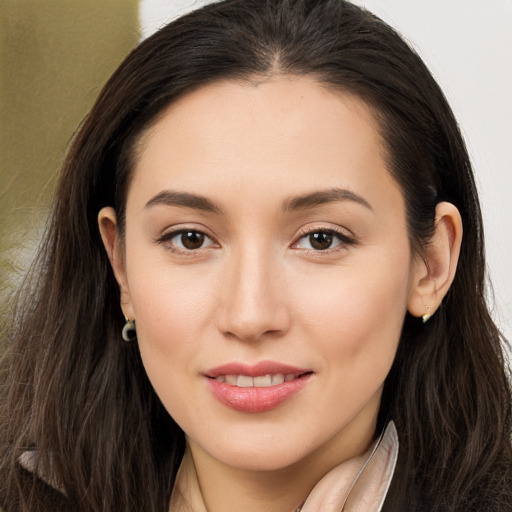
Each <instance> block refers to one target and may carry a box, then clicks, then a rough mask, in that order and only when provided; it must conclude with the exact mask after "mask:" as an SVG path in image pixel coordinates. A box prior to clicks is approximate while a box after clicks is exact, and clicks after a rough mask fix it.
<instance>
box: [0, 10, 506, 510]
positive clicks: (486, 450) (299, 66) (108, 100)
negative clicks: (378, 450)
mask: <svg viewBox="0 0 512 512" xmlns="http://www.w3.org/2000/svg"><path fill="white" fill-rule="evenodd" d="M279 73H281V74H292V75H305V74H307V75H312V76H314V77H316V78H317V79H318V80H319V81H321V82H323V83H325V84H327V85H329V86H331V87H334V88H338V89H342V90H345V91H350V92H351V93H353V94H356V95H358V96H359V97H361V98H363V99H364V100H365V101H366V102H367V103H368V104H369V105H370V106H371V107H372V109H373V111H374V113H375V116H376V118H377V119H378V121H379V126H380V131H381V134H382V137H383V139H384V141H385V142H386V146H387V154H388V166H389V170H390V172H391V173H392V174H393V176H394V177H395V178H396V180H397V182H398V183H399V184H400V186H401V188H402V191H403V194H404V198H405V202H406V209H407V217H408V226H409V236H410V240H411V247H412V249H413V250H414V251H416V252H418V253H419V254H421V252H422V250H423V248H424V247H425V245H426V244H428V242H429V238H430V236H431V234H432V231H433V228H434V216H435V214H434V212H435V206H436V204H437V203H438V202H439V201H450V202H452V203H453V204H454V205H456V206H457V208H458V209H459V211H460V213H461V216H462V220H463V225H464V239H463V244H462V252H461V256H460V261H459V267H458V271H457V274H456V277H455V281H454V283H453V285H452V287H451V289H450V291H449V293H448V295H447V296H446V298H445V300H444V302H443V304H442V306H441V307H440V309H439V311H437V312H436V314H435V316H434V317H433V318H432V319H431V320H430V321H429V322H428V323H427V324H426V325H422V324H421V322H420V321H418V320H417V319H415V318H412V317H410V316H409V315H407V316H406V318H405V320H404V328H403V335H402V339H401V342H400V345H399V349H398V353H397V355H396V359H395V363H394V365H393V368H392V370H391V373H390V374H389V376H388V379H387V381H386V386H385V392H384V396H383V400H382V405H381V414H380V418H381V423H383V422H384V419H385V418H386V417H390V418H393V420H394V421H395V423H396V425H397V428H398V432H399V437H400V443H401V450H400V459H399V465H398V469H397V476H396V477H395V478H394V481H393V485H392V489H391V492H390V493H389V496H388V499H387V502H386V505H385V507H386V509H387V510H408V511H409V510H420V509H421V510H423V509H425V510H429V511H455V510H461V511H462V510H464V511H465V512H467V511H472V510H474V511H476V510H479V511H480V510H491V509H492V510H493V511H505V510H508V511H509V510H512V475H511V472H512V449H511V443H510V433H511V426H512V425H511V421H512V420H511V394H510V387H509V381H508V380H507V373H506V371H505V366H504V363H505V362H504V356H503V349H502V342H503V341H504V340H502V339H501V337H500V334H499V332H498V330H497V329H496V326H495V325H494V323H493V322H492V320H491V318H490V316H489V313H488V308H487V306H486V301H485V259H484V241H483V234H482V219H481V214H480V209H479V203H478V198H477V193H476V188H475V183H474V178H473V174H472V170H471V164H470V161H469V158H468V155H467V152H466V149H465V146H464V142H463V140H462V137H461V134H460V132H459V129H458V127H457V123H456V121H455V119H454V117H453V114H452V112H451V110H450V107H449V106H448V104H447V102H446V100H445V98H444V96H443V94H442V92H441V91H440V89H439V87H438V85H437V84H436V82H435V81H434V79H433V78H432V76H431V75H430V73H429V72H428V70H427V69H426V67H425V65H424V64H423V62H422V61H421V59H420V58H419V57H418V56H417V55H416V54H415V53H414V52H413V51H412V50H411V49H410V48H409V47H408V46H407V45H406V44H405V43H404V41H403V40H402V39H401V38H400V36H399V35H398V34H397V33H396V32H395V31H394V30H393V29H391V28H390V27H389V26H387V25H386V24H385V23H383V22H382V21H381V20H379V19H378V18H376V17H375V16H373V15H372V14H370V13H369V12H367V11H365V10H364V9H361V8H358V7H355V6H354V5H352V4H350V3H349V2H346V1H344V0H225V1H223V2H219V3H214V4H211V5H209V6H206V7H204V8H202V9H200V10H198V11H195V12H193V13H190V14H189V15H187V16H184V17H182V18H180V19H178V20H176V21H175V22H173V23H171V24H170V25H168V26H166V27H164V28H163V29H162V30H160V31H159V32H158V33H156V34H155V35H153V36H152V37H150V38H149V39H147V40H146V41H144V42H143V43H141V44H140V45H139V46H138V47H137V48H135V49H134V50H133V51H132V53H131V54H130V55H129V56H128V57H127V58H126V59H125V61H124V62H123V63H122V64H121V66H120V67H119V68H118V70H117V71H116V72H115V73H114V75H113V76H112V77H111V79H110V80H109V82H108V83H107V84H106V86H105V87H104V89H103V91H102V92H101V94H100V96H99V98H98V100H97V102H96V104H95V105H94V107H93V109H92V110H91V112H90V114H89V115H88V117H87V118H86V120H85V122H84V123H83V126H82V127H81V128H80V130H79V132H78V133H77V135H76V137H75V139H74V141H73V142H72V144H71V147H70V150H69V153H68V155H67V158H66V161H65V163H64V166H63V170H62V174H61V178H60V181H59V184H58V187H57V190H56V194H55V202H54V205H53V210H52V212H53V213H52V215H51V218H50V221H49V226H48V230H47V233H46V235H45V237H44V240H43V242H42V245H41V249H40V252H39V255H38V258H37V261H36V263H35V264H34V266H33V268H32V271H31V273H30V274H29V276H28V277H27V279H26V282H25V285H24V287H23V289H22V291H21V292H20V294H19V297H18V298H17V301H16V306H15V307H14V308H13V309H12V311H11V312H10V314H9V318H8V319H6V321H7V320H8V327H6V328H5V329H4V332H5V343H6V344H7V345H8V348H7V351H6V354H5V356H4V357H3V360H2V366H1V379H2V385H1V397H0V399H1V402H0V404H1V420H0V429H1V430H0V456H1V460H0V496H1V498H2V499H3V504H4V505H5V506H6V508H7V510H8V511H11V510H24V511H25V510H26V511H35V510H37V511H42V510H67V509H68V508H69V509H71V510H75V511H98V512H99V511H103V512H106V511H112V510H123V511H126V512H130V511H145V512H164V511H166V510H167V508H168V504H169V499H170V494H171V492H172V486H173V483H174V479H175V476H176V471H177V468H178V466H179V463H180V460H181V457H182V454H183V450H184V435H183V432H182V431H181V429H180V428H179V427H178V426H177V425H176V424H175V422H174V421H173V419H172V418H171V417H170V416H169V415H168V413H167V412H166V411H165V409H164V408H163V406H162V404H161V403H160V401H159V399H158V398H157V396H156V394H155V393H154V391H153V389H152V387H151V385H150V383H149V381H148V379H147V376H146V374H145V372H144V369H143V366H142V363H141V359H140V354H139V352H138V348H137V344H136V343H132V344H126V343H124V342H123V341H122V339H121V334H120V333H121V329H122V325H123V316H122V313H121V309H120V306H119V290H118V287H117V285H116V282H115V279H114V277H113V274H112V271H111V268H110V264H109V261H108V258H107V256H106V254H105V251H104V249H103V246H102V242H101V239H100V236H99V232H98V227H97V214H98V212H99V210H100V209H101V208H102V207H103V206H107V205H110V206H114V207H115V209H116V211H117V214H118V218H119V219H120V226H121V228H122V227H123V222H124V207H125V198H126V193H127V189H128V187H129V182H130V175H131V172H132V170H133V169H132V167H133V165H132V160H133V158H132V157H133V154H132V153H133V150H134V147H135V145H136V141H137V139H138V137H140V135H141V134H142V133H143V132H144V130H146V129H147V127H148V126H149V125H150V124H151V123H152V122H154V121H155V119H156V118H157V116H158V115H159V113H161V112H162V110H163V109H164V108H165V107H166V106H168V105H169V104H170V103H171V102H173V101H175V100H176V99H177V98H178V97H181V96H182V95H184V94H187V93H188V92H190V91H192V90H193V89H195V88H198V87H201V86H202V85H205V84H207V83H210V82H212V81H215V80H223V79H224V80H247V79H251V78H253V77H255V76H256V77H261V76H264V77H267V76H271V75H273V74H279ZM32 449H33V450H35V451H34V452H33V453H34V454H36V455H35V457H34V460H35V463H36V465H37V466H38V467H39V474H42V475H44V476H45V478H46V479H47V480H49V481H51V482H52V483H53V484H54V486H56V487H58V488H59V489H61V490H62V491H63V494H62V495H60V494H59V493H54V491H52V490H50V488H49V487H46V486H44V485H43V484H41V482H40V481H39V480H38V479H37V478H36V477H35V476H29V475H28V474H27V473H26V472H25V471H24V470H23V469H21V467H20V464H19V459H20V456H21V455H22V453H23V452H25V451H27V450H32ZM35 473H38V471H36V472H35ZM49 496H50V497H51V499H49V498H48V497H49ZM63 496H65V498H64V497H63ZM52 500H53V501H52Z"/></svg>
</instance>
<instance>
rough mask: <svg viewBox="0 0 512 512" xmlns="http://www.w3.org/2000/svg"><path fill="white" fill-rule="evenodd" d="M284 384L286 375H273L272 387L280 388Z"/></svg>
mask: <svg viewBox="0 0 512 512" xmlns="http://www.w3.org/2000/svg"><path fill="white" fill-rule="evenodd" d="M283 382H284V375H283V374H282V373H278V374H277V375H272V386H278V385H279V384H282V383H283Z"/></svg>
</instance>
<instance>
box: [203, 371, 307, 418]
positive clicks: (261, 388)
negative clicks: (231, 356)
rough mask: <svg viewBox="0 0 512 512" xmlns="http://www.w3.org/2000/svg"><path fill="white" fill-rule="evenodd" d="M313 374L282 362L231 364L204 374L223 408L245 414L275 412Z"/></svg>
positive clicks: (305, 384)
mask: <svg viewBox="0 0 512 512" xmlns="http://www.w3.org/2000/svg"><path fill="white" fill-rule="evenodd" d="M313 375H314V372H313V371H311V370H309V369H305V368H297V367H293V366H289V365H284V364H281V363H275V362H271V361H263V362H261V363H258V364H256V365H244V364H239V363H230V364H227V365H223V366H219V367H217V368H214V369H212V370H210V371H208V372H206V373H205V374H203V377H206V379H205V381H206V384H207V386H208V389H209V390H210V392H211V393H212V395H213V396H214V397H215V398H216V399H217V400H218V401H219V402H220V403H221V404H223V405H225V406H227V407H229V408H230V409H233V410H235V411H239V412H244V413H262V412H266V411H270V410H272V409H276V408H277V407H279V406H280V405H281V404H284V403H285V402H287V401H288V400H289V399H291V398H292V397H293V396H294V395H296V394H297V393H299V392H300V391H301V390H302V389H304V388H305V387H306V386H307V384H308V382H310V381H311V377H312V376H313Z"/></svg>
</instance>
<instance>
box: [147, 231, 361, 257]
mask: <svg viewBox="0 0 512 512" xmlns="http://www.w3.org/2000/svg"><path fill="white" fill-rule="evenodd" d="M185 233H194V234H196V235H199V236H204V237H205V238H208V239H209V240H210V241H211V244H209V245H208V246H206V247H198V248H197V249H180V248H178V247H176V246H175V245H174V244H171V243H170V242H171V240H172V239H173V238H176V237H177V236H180V235H183V234H185ZM316 234H324V235H330V236H332V237H335V238H336V239H337V240H338V242H339V243H338V244H337V245H335V246H334V247H328V248H326V249H314V248H312V249H307V248H304V249H300V248H299V247H297V246H298V244H299V243H300V242H301V241H302V240H306V239H307V238H308V237H311V236H313V235H316ZM156 243H159V244H166V245H167V248H168V250H169V251H170V252H171V253H173V254H179V255H184V256H189V257H190V256H192V257H193V256H197V252H198V251H199V250H201V249H202V250H204V249H209V248H210V247H211V246H213V245H215V244H216V243H217V242H215V240H214V239H213V237H212V236H210V235H208V233H206V232H204V231H202V230H200V229H192V228H190V229H187V228H180V229H177V230H174V231H168V232H167V233H164V234H163V235H162V236H161V237H159V238H158V239H157V240H156ZM356 243H357V242H356V240H355V239H354V238H353V237H351V236H348V235H347V234H346V233H342V232H341V231H338V230H336V229H333V228H316V229H305V230H303V231H301V232H300V233H299V236H298V238H297V239H296V241H295V242H293V244H292V245H291V247H292V249H296V250H303V251H307V252H308V253H310V254H315V255H321V254H330V253H333V252H336V251H339V250H342V249H343V248H345V247H346V246H349V245H356Z"/></svg>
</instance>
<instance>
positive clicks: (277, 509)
mask: <svg viewBox="0 0 512 512" xmlns="http://www.w3.org/2000/svg"><path fill="white" fill-rule="evenodd" d="M358 426H359V427H361V425H358ZM374 432H375V423H372V424H371V425H368V426H367V428H366V429H362V430H359V432H358V436H357V437H354V436H353V435H348V436H338V437H337V438H334V439H333V440H332V442H330V443H328V444H326V445H323V446H322V447H320V448H319V449H318V450H316V451H315V452H314V453H311V454H309V455H308V456H307V457H306V458H304V459H302V460H300V461H298V462H296V463H294V464H293V465H291V466H287V467H285V468H282V469H278V470H273V471H254V470H247V469H243V468H239V467H232V466H228V465H225V464H222V463H220V462H219V461H217V460H215V459H213V458H212V457H210V456H209V455H208V454H207V453H206V452H205V451H204V450H202V449H201V448H200V447H199V446H198V445H196V444H195V443H194V442H193V441H192V440H188V441H187V450H186V452H185V455H184V459H183V462H182V465H181V468H180V473H179V474H178V479H177V484H176V489H175V492H174V494H173V500H172V502H171V508H170V512H239V511H240V510H244V511H245V512H260V511H261V510H265V511H266V512H295V511H296V510H297V508H298V507H300V506H301V504H302V503H303V502H304V500H305V499H306V497H307V495H308V494H309V493H310V492H311V490H312V489H313V487H314V486H315V485H316V484H317V482H318V481H319V480H320V479H321V478H322V477H323V476H324V475H325V474H327V473H328V472H329V471H330V470H331V469H333V468H334V467H336V466H339V465H340V464H343V465H344V466H345V467H346V470H345V471H344V473H345V478H346V479H347V492H348V490H349V487H350V484H351V482H352V481H353V480H354V478H355V477H356V475H357V473H358V471H359V469H360V468H361V466H362V465H363V463H364V461H365V460H366V457H367V455H368V453H369V451H370V450H371V447H372V445H373V443H372V440H373V435H374Z"/></svg>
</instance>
